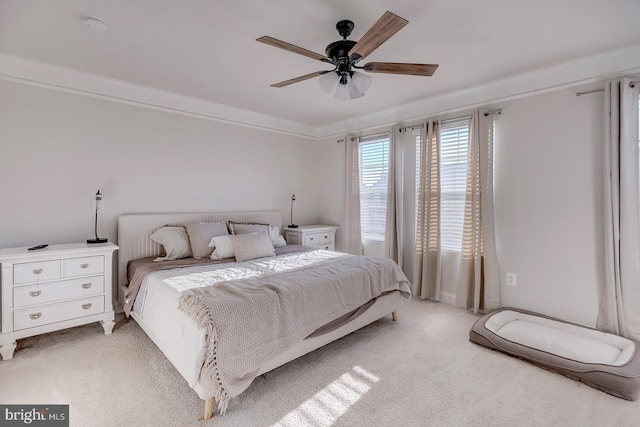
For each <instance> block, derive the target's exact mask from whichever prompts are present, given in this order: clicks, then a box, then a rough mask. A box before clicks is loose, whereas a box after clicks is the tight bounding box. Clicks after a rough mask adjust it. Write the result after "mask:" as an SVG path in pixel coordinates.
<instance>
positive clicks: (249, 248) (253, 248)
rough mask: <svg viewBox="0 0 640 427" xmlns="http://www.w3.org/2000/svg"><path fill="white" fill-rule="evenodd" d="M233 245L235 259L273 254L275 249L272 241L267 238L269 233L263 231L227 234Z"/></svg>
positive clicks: (241, 259)
mask: <svg viewBox="0 0 640 427" xmlns="http://www.w3.org/2000/svg"><path fill="white" fill-rule="evenodd" d="M229 239H231V244H232V245H233V252H235V254H236V261H237V262H242V261H248V260H250V259H255V258H263V257H267V256H275V254H276V251H275V250H274V249H273V243H271V239H270V238H269V234H268V233H265V232H261V233H250V234H236V235H234V236H229Z"/></svg>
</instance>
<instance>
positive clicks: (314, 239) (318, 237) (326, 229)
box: [284, 225, 339, 251]
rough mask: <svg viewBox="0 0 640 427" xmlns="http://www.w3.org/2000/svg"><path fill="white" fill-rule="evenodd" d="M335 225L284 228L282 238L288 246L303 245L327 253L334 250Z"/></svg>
mask: <svg viewBox="0 0 640 427" xmlns="http://www.w3.org/2000/svg"><path fill="white" fill-rule="evenodd" d="M338 228H339V227H338V226H336V225H301V226H299V227H297V228H290V227H284V237H285V239H286V241H287V244H288V245H304V246H311V247H314V248H318V249H326V250H329V251H335V250H336V231H337V230H338Z"/></svg>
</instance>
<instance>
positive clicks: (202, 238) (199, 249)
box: [184, 222, 229, 258]
mask: <svg viewBox="0 0 640 427" xmlns="http://www.w3.org/2000/svg"><path fill="white" fill-rule="evenodd" d="M184 228H185V229H186V230H187V235H188V236H189V243H190V245H191V253H192V254H193V257H194V258H208V257H209V256H210V255H211V252H212V251H213V248H211V247H209V242H211V239H212V238H213V237H217V236H226V235H228V234H229V231H228V230H227V225H226V224H225V223H224V222H209V223H199V224H186V225H185V226H184Z"/></svg>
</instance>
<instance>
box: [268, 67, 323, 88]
mask: <svg viewBox="0 0 640 427" xmlns="http://www.w3.org/2000/svg"><path fill="white" fill-rule="evenodd" d="M329 72H330V71H327V70H322V71H316V72H315V73H310V74H305V75H304V76H300V77H296V78H294V79H289V80H285V81H283V82H280V83H275V84H272V85H271V87H284V86H289V85H292V84H294V83H298V82H301V81H304V80H309V79H312V78H314V77H318V76H321V75H323V74H327V73H329Z"/></svg>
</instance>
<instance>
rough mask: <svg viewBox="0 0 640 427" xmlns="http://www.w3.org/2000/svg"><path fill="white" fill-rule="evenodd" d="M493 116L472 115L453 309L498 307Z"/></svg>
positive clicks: (489, 309) (498, 284)
mask: <svg viewBox="0 0 640 427" xmlns="http://www.w3.org/2000/svg"><path fill="white" fill-rule="evenodd" d="M494 118H495V116H494V115H493V114H488V115H486V116H485V115H484V113H481V112H480V111H478V110H476V111H474V112H473V116H472V119H471V134H470V137H469V151H468V161H467V185H466V197H465V206H464V226H463V227H464V228H463V232H462V251H461V259H460V272H459V275H458V287H457V293H456V305H457V306H459V307H463V308H473V312H474V313H478V312H480V311H482V312H489V311H492V310H495V309H497V308H498V307H499V306H500V301H499V289H500V283H499V273H498V262H497V254H496V243H495V232H494V222H493V210H494V207H493V128H494V127H493V122H494Z"/></svg>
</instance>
